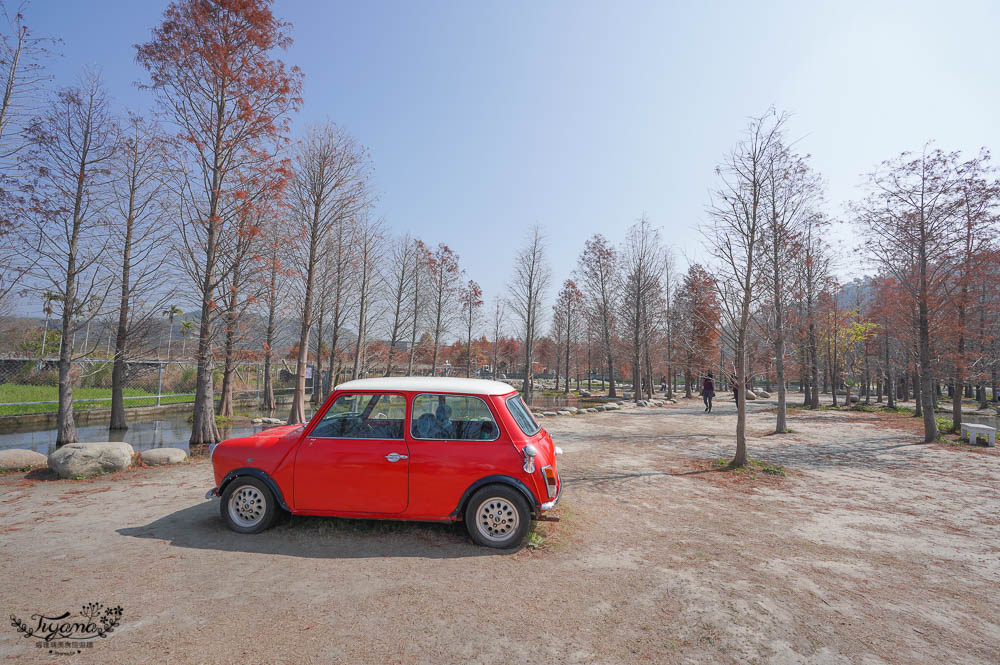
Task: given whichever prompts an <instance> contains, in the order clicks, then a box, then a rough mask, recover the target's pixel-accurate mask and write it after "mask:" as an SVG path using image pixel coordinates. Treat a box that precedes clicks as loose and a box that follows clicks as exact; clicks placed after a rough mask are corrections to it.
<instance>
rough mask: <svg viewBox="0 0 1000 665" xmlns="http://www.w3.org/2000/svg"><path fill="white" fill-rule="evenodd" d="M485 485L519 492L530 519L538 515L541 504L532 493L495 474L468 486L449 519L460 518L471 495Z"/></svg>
mask: <svg viewBox="0 0 1000 665" xmlns="http://www.w3.org/2000/svg"><path fill="white" fill-rule="evenodd" d="M487 485H507V486H508V487H513V488H514V489H516V490H517V491H519V492H520V493H521V494H522V495H523V496H524V500H525V501H527V502H528V510H530V511H531V515H532V517H535V516H537V515H538V514H539V512H540V511H539V508H540V506H541V503H539V501H538V499H536V498H535V495H534V493H533V492H532V491H531V489H529V488H528V486H527V485H525V484H524V483H523V482H522V481H520V480H518V479H517V478H514V477H512V476H505V475H502V474H496V475H492V476H485V477H483V478H480V479H479V480H477V481H476V482H474V483H472V484H471V485H469V487H468V488H466V490H465V492H463V493H462V498H461V499H459V500H458V505H457V506H456V507H455V510H454V511H452V513H451V515H450V517H454V518H456V519H460V518H462V517H463V516H464V514H465V508H466V506H467V505H468V503H469V499H471V498H472V495H473V494H475V493H476V492H477V491H478V490H480V489H482V488H483V487H486V486H487Z"/></svg>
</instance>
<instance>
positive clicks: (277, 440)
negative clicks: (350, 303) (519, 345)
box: [206, 377, 562, 548]
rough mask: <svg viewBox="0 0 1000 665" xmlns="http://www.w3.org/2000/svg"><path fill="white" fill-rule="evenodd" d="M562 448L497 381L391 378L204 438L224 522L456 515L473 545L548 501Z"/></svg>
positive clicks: (520, 524)
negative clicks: (282, 421)
mask: <svg viewBox="0 0 1000 665" xmlns="http://www.w3.org/2000/svg"><path fill="white" fill-rule="evenodd" d="M561 452H562V451H561V450H560V449H559V448H558V447H556V446H555V445H553V443H552V438H551V437H550V436H549V435H548V433H547V432H546V431H545V430H544V429H542V428H541V427H540V426H539V425H538V423H537V422H536V421H535V418H534V416H532V414H531V411H530V410H529V409H528V408H527V406H525V404H524V402H522V401H521V397H520V395H518V393H517V391H515V390H513V389H512V388H511V387H510V386H509V385H507V384H506V383H500V382H497V381H484V380H481V379H449V378H421V377H397V378H381V379H360V380H357V381H349V382H347V383H344V384H341V385H339V386H337V388H336V389H335V390H334V392H333V394H331V395H330V398H329V399H328V400H327V401H326V404H324V405H323V407H322V408H321V409H320V410H319V411H318V412H317V413H316V415H315V416H313V418H312V420H310V421H309V423H308V424H306V425H285V426H281V427H275V428H272V429H268V430H265V431H263V432H260V433H259V434H255V435H253V436H248V437H243V438H238V439H229V440H226V441H223V442H222V443H220V444H218V445H217V446H215V447H213V448H212V464H213V467H214V470H215V482H216V487H215V488H214V489H212V490H210V491H209V492H208V493H207V494H206V498H211V497H212V496H221V497H222V505H221V506H220V508H221V512H222V517H223V519H224V520H225V521H226V524H227V525H228V526H229V528H231V529H232V530H234V531H238V532H240V533H258V532H260V531H263V530H264V529H266V528H268V527H269V526H271V524H272V522H273V521H274V519H275V516H276V514H277V511H278V510H279V509H283V510H286V511H288V512H290V513H292V514H293V515H331V516H337V517H357V518H369V519H373V518H374V519H403V520H426V521H456V520H464V521H465V525H466V528H467V529H468V531H469V535H470V536H471V537H472V539H473V540H474V541H475V542H477V543H479V544H480V545H486V546H489V547H499V548H507V547H514V546H516V545H518V544H519V543H520V542H521V540H522V539H523V538H524V536H525V534H526V533H527V531H528V528H529V526H530V522H531V520H532V519H545V518H544V517H543V515H542V513H543V512H544V511H546V510H549V509H551V508H552V507H553V506H555V505H556V502H558V501H559V495H560V493H561V492H562V483H561V482H560V480H559V474H558V472H557V470H556V455H558V454H560V453H561Z"/></svg>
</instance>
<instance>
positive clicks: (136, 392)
mask: <svg viewBox="0 0 1000 665" xmlns="http://www.w3.org/2000/svg"><path fill="white" fill-rule="evenodd" d="M122 395H123V396H125V397H146V396H147V395H151V393H150V392H148V391H146V390H141V389H139V388H125V389H124V390H123V391H122ZM101 397H105V398H110V397H111V388H74V389H73V399H74V400H79V399H94V398H101ZM58 399H59V387H58V386H33V385H27V384H20V383H5V384H2V385H0V416H10V415H21V414H28V413H55V412H56V411H57V410H58V404H30V405H20V406H15V405H11V404H9V403H10V402H54V401H56V400H58ZM193 401H194V396H191V397H163V398H161V399H160V404H177V403H181V402H193ZM155 405H156V395H155V394H152V397H148V398H147V399H128V400H125V406H126V408H127V407H132V406H155ZM110 408H111V400H110V399H108V400H107V401H103V402H74V403H73V409H74V410H76V411H81V410H85V409H110Z"/></svg>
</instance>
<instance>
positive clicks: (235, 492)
mask: <svg viewBox="0 0 1000 665" xmlns="http://www.w3.org/2000/svg"><path fill="white" fill-rule="evenodd" d="M277 503H278V502H277V501H276V500H275V498H274V494H273V493H272V492H271V490H270V489H268V487H267V485H266V484H264V482H262V481H260V480H258V479H257V478H253V477H250V476H239V477H237V478H235V479H234V480H233V481H232V482H231V483H229V485H227V486H226V490H225V491H224V492H223V493H222V502H221V505H220V509H221V511H222V519H224V520H225V521H226V526H228V527H229V528H230V529H232V530H233V531H235V532H237V533H260V532H261V531H263V530H265V529H267V528H268V527H270V526H271V524H273V523H274V518H275V516H276V514H277V512H278V506H277Z"/></svg>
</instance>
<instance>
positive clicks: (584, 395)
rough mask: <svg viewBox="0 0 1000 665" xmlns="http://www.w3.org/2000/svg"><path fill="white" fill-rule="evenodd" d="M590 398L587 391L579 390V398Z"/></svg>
mask: <svg viewBox="0 0 1000 665" xmlns="http://www.w3.org/2000/svg"><path fill="white" fill-rule="evenodd" d="M590 396H591V395H590V391H589V390H581V391H580V397H590Z"/></svg>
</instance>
